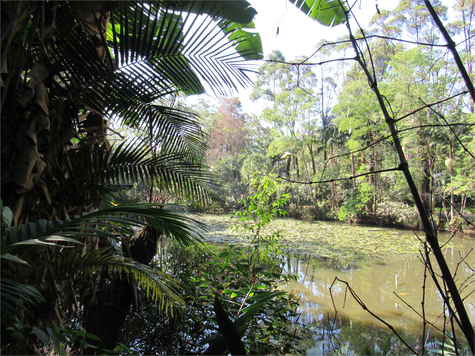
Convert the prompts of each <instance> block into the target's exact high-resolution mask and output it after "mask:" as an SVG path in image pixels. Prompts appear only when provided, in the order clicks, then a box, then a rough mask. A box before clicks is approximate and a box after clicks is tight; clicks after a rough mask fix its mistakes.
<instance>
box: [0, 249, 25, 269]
mask: <svg viewBox="0 0 475 356" xmlns="http://www.w3.org/2000/svg"><path fill="white" fill-rule="evenodd" d="M0 258H3V259H6V260H10V261H13V262H16V263H20V264H22V265H25V266H29V267H31V265H30V264H29V263H28V262H26V261H25V260H22V259H21V258H20V257H18V256H14V255H11V254H9V253H5V252H3V251H2V253H1V255H0Z"/></svg>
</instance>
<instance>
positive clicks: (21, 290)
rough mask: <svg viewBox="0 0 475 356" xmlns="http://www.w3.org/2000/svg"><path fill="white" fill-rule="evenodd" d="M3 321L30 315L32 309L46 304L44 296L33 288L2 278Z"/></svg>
mask: <svg viewBox="0 0 475 356" xmlns="http://www.w3.org/2000/svg"><path fill="white" fill-rule="evenodd" d="M0 290H1V294H0V298H1V308H2V319H3V318H7V317H9V318H11V317H14V316H16V315H19V314H20V313H21V312H22V311H23V312H26V313H29V312H30V311H31V308H33V307H35V306H39V305H40V304H41V303H44V301H45V299H44V298H43V296H42V295H41V294H40V293H39V292H38V291H37V290H36V289H35V288H33V287H32V286H30V285H27V284H25V283H23V282H21V281H19V280H16V279H13V278H9V277H5V276H2V278H1V284H0Z"/></svg>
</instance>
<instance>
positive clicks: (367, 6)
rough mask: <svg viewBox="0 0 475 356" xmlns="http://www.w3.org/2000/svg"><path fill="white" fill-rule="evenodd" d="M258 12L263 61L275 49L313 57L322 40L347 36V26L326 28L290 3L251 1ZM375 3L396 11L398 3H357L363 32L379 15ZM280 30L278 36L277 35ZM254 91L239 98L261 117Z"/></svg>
mask: <svg viewBox="0 0 475 356" xmlns="http://www.w3.org/2000/svg"><path fill="white" fill-rule="evenodd" d="M248 1H249V2H250V3H251V4H252V6H253V7H254V8H255V9H256V10H257V15H256V16H255V18H254V23H255V24H256V31H257V32H258V33H259V34H260V36H261V40H262V44H263V50H264V58H266V57H267V55H268V54H269V53H270V52H272V51H273V50H274V49H279V50H280V51H281V52H282V54H283V55H284V57H285V59H286V60H293V59H294V58H295V57H299V56H304V55H305V56H310V55H311V54H313V53H314V52H315V49H316V48H315V45H316V43H318V41H320V40H322V39H326V40H335V39H336V38H338V37H341V36H344V35H346V34H347V33H348V32H347V28H346V26H345V25H339V26H335V27H327V26H323V25H321V24H320V23H318V22H317V21H314V20H312V19H310V18H309V17H308V16H306V15H305V14H304V13H303V12H302V11H300V10H299V9H297V7H296V6H295V5H293V4H291V3H290V2H289V1H288V0H248ZM376 3H377V4H378V7H379V9H380V10H383V9H384V10H393V9H394V8H396V6H397V5H398V3H399V0H379V1H377V0H357V1H356V2H355V3H354V4H355V5H354V6H353V12H354V14H355V18H356V19H357V20H358V22H359V23H360V25H361V27H363V29H365V28H367V27H368V26H367V25H368V23H369V21H370V19H371V17H372V16H373V15H374V14H376ZM353 21H354V19H351V20H350V25H351V26H352V29H353V31H354V30H356V26H355V24H354V22H353ZM277 27H279V34H278V35H276V34H277ZM251 92H252V88H247V89H242V90H240V92H239V95H238V96H239V99H240V100H241V103H242V106H243V112H244V113H248V114H257V115H259V114H260V112H261V111H262V109H263V104H261V103H253V102H252V101H251V100H249V95H250V94H251Z"/></svg>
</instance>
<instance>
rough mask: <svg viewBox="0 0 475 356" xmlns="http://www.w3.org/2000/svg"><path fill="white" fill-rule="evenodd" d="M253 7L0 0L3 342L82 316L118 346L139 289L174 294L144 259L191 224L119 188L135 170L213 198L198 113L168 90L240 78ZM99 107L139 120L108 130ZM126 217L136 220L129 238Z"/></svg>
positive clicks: (165, 186) (249, 49) (221, 89)
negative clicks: (118, 131) (129, 136)
mask: <svg viewBox="0 0 475 356" xmlns="http://www.w3.org/2000/svg"><path fill="white" fill-rule="evenodd" d="M255 13H256V12H255V10H254V9H253V8H252V7H250V5H249V4H248V3H247V2H246V1H232V2H229V1H213V2H207V1H204V2H188V1H165V0H164V1H150V2H147V1H145V2H135V1H129V2H105V1H104V2H103V1H94V2H76V1H63V2H57V1H24V2H16V1H4V2H3V3H2V9H1V16H2V25H1V26H2V44H1V46H2V58H1V61H2V63H1V79H2V81H1V85H2V97H1V106H2V114H1V115H2V133H1V135H2V137H1V138H2V193H3V194H2V199H3V205H2V254H1V256H2V352H11V353H18V352H20V353H25V352H26V353H30V352H33V351H34V350H36V352H39V351H38V348H39V347H40V346H41V342H40V341H42V342H43V343H44V344H45V346H46V345H47V344H48V338H49V337H52V338H53V340H56V341H58V342H57V343H56V346H57V347H59V337H60V336H61V337H62V336H64V335H65V334H64V333H65V332H66V331H67V330H68V329H71V328H72V329H77V328H80V327H85V328H86V329H87V331H88V332H89V333H92V334H94V335H96V338H97V337H99V338H100V339H101V340H100V341H99V340H89V341H90V343H94V344H95V345H96V346H99V347H102V348H106V349H113V348H114V347H115V345H116V342H117V335H118V331H119V329H120V327H121V324H122V323H123V322H124V320H125V315H126V314H127V313H128V312H129V310H130V306H131V305H132V304H134V305H135V307H137V306H138V305H139V301H138V300H137V298H136V297H137V288H141V289H143V290H146V291H147V295H148V294H150V296H151V298H152V299H153V300H154V301H155V302H156V303H157V306H158V307H159V309H160V310H162V311H164V312H169V313H173V312H177V310H178V309H179V308H180V305H181V304H180V303H181V298H180V297H179V296H178V295H177V294H176V293H175V288H176V285H175V284H174V283H173V282H172V281H171V280H170V278H169V276H167V275H165V274H164V273H162V272H160V271H155V270H152V269H150V268H149V267H148V264H149V263H150V262H151V261H152V260H153V258H154V256H155V253H156V243H157V239H158V237H159V236H160V235H164V236H167V237H169V238H172V239H174V240H176V241H178V242H180V243H182V244H189V243H191V242H192V241H193V240H194V238H195V236H196V232H195V230H196V229H197V228H199V224H198V223H196V222H193V221H192V220H190V219H189V218H185V217H183V216H181V215H179V214H177V213H173V212H170V211H167V210H166V209H163V207H161V208H159V207H158V206H153V205H140V206H137V205H124V204H126V203H127V200H126V199H125V198H124V195H123V192H124V190H126V189H127V188H128V187H130V186H131V185H132V184H134V183H135V182H137V181H143V182H149V183H150V184H153V185H154V186H155V188H156V189H160V190H168V191H170V192H172V193H173V194H174V196H176V198H177V200H178V201H188V202H191V203H193V204H207V203H209V202H211V201H212V200H213V197H214V190H213V186H212V184H211V179H210V176H209V171H208V170H207V169H206V168H205V167H204V166H203V162H204V159H205V151H206V142H205V135H204V134H203V132H202V130H201V125H200V123H199V121H198V119H197V116H196V115H194V114H192V113H189V112H185V111H182V110H179V109H175V108H173V107H169V106H166V105H164V104H163V103H165V102H167V98H169V97H170V96H173V95H176V94H179V93H182V94H185V95H190V94H198V93H203V92H204V91H205V86H206V85H207V86H208V87H210V88H212V90H213V91H214V92H216V93H225V92H228V91H231V90H234V89H236V88H237V85H246V84H247V83H249V79H248V77H247V76H246V70H247V69H248V67H247V66H246V65H245V64H244V62H243V61H244V60H248V59H258V58H260V57H261V43H260V38H259V35H258V34H256V33H253V32H252V28H253V27H254V25H253V22H252V18H253V16H254V15H255ZM110 121H116V122H118V124H119V125H125V126H129V127H132V128H138V129H140V130H143V131H146V132H148V133H149V134H148V135H147V137H145V136H143V137H139V138H137V139H135V140H129V141H124V142H120V143H116V144H114V145H111V144H110V142H109V137H108V133H110V132H111V131H110V124H109V122H110ZM144 138H146V139H144ZM150 138H153V145H154V147H153V149H152V148H151V147H150ZM152 182H153V183H152ZM84 214H86V215H84ZM133 226H136V227H145V228H144V229H143V230H142V232H141V234H140V235H139V236H138V237H135V238H134V234H133V230H132V229H131V227H133ZM7 230H9V234H8V236H7V234H6V233H7ZM3 232H5V234H4V233H3ZM38 271H42V272H41V273H39V272H38ZM133 302H134V303H133ZM41 303H43V304H42V305H41V307H39V308H38V307H37V305H38V304H41ZM4 311H6V312H4ZM25 312H27V313H25ZM53 325H57V327H53ZM65 330H66V331H65ZM76 331H77V333H76V334H74V335H76V336H78V338H79V339H80V340H79V341H81V340H82V347H88V348H87V352H90V353H93V352H102V351H100V350H99V351H98V350H97V349H94V347H92V346H91V345H90V344H87V343H85V340H84V336H85V333H84V332H82V331H78V330H76ZM68 335H71V333H70V334H68ZM88 335H91V334H88ZM76 339H77V338H76ZM73 346H74V347H78V348H79V347H80V345H77V344H74V345H73ZM56 351H57V352H58V351H59V349H57V350H56Z"/></svg>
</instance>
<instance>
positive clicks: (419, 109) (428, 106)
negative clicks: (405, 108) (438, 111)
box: [394, 90, 468, 123]
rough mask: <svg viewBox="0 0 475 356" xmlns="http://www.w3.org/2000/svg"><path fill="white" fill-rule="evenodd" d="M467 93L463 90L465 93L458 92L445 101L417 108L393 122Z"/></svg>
mask: <svg viewBox="0 0 475 356" xmlns="http://www.w3.org/2000/svg"><path fill="white" fill-rule="evenodd" d="M467 93H468V91H467V90H465V91H462V92H460V93H458V94H455V95H452V96H451V97H448V98H445V99H442V100H439V101H436V102H435V103H432V104H426V105H424V106H421V107H420V108H418V109H416V110H414V111H411V112H410V113H409V114H406V115H404V116H402V117H400V118H398V119H395V120H394V122H395V123H396V122H398V121H401V120H402V119H405V118H406V117H408V116H411V115H412V114H415V113H416V112H419V111H421V110H423V109H425V108H430V107H432V106H435V105H438V104H441V103H443V102H445V101H448V100H452V99H453V98H456V97H457V96H460V95H465V94H467Z"/></svg>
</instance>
